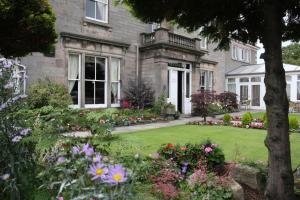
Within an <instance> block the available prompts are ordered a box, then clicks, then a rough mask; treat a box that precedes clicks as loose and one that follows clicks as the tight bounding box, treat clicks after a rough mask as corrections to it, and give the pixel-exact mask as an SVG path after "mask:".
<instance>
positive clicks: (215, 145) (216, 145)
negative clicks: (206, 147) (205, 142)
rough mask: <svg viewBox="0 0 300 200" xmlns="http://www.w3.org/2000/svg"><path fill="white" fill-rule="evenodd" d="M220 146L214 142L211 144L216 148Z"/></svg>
mask: <svg viewBox="0 0 300 200" xmlns="http://www.w3.org/2000/svg"><path fill="white" fill-rule="evenodd" d="M218 146H219V145H218V144H212V145H211V147H212V148H216V147H218Z"/></svg>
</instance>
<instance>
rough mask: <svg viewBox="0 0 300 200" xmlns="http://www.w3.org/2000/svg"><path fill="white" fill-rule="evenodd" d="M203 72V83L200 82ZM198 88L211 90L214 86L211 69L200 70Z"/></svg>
mask: <svg viewBox="0 0 300 200" xmlns="http://www.w3.org/2000/svg"><path fill="white" fill-rule="evenodd" d="M203 73H204V84H202V74H203ZM199 85H200V90H202V89H204V90H210V91H212V90H213V87H214V72H213V71H211V70H206V69H201V70H200V83H199Z"/></svg>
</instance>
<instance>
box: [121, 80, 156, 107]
mask: <svg viewBox="0 0 300 200" xmlns="http://www.w3.org/2000/svg"><path fill="white" fill-rule="evenodd" d="M124 93H125V99H126V100H127V101H128V103H129V104H130V105H131V106H132V107H133V108H137V109H144V108H151V107H152V106H153V103H154V90H153V89H152V87H151V84H150V83H146V82H141V83H140V84H136V82H135V81H133V80H130V81H129V84H128V88H127V89H126V90H125V91H124Z"/></svg>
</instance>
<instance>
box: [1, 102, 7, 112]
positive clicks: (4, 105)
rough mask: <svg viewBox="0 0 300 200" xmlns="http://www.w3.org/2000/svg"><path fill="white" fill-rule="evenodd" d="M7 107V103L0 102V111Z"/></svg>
mask: <svg viewBox="0 0 300 200" xmlns="http://www.w3.org/2000/svg"><path fill="white" fill-rule="evenodd" d="M6 107H7V103H4V104H0V111H1V110H4V109H5V108H6Z"/></svg>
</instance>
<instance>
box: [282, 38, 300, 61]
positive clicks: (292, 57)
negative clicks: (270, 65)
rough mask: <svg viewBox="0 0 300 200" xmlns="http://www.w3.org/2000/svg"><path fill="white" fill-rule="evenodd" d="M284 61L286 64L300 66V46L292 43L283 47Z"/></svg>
mask: <svg viewBox="0 0 300 200" xmlns="http://www.w3.org/2000/svg"><path fill="white" fill-rule="evenodd" d="M282 59H283V62H284V63H286V64H292V65H300V44H298V43H292V44H290V45H288V46H286V47H283V48H282Z"/></svg>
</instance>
